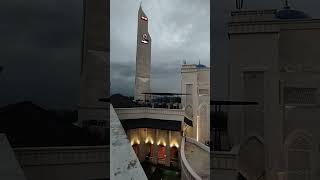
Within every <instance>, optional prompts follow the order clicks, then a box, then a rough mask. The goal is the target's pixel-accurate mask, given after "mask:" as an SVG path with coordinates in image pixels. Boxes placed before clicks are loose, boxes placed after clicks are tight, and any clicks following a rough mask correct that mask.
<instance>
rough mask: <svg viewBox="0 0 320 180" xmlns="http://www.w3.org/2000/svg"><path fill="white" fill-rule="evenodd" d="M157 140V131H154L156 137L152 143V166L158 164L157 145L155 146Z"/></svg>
mask: <svg viewBox="0 0 320 180" xmlns="http://www.w3.org/2000/svg"><path fill="white" fill-rule="evenodd" d="M158 138H159V130H158V129H156V136H155V139H154V143H153V145H154V146H153V161H152V162H153V164H158V144H157V141H158Z"/></svg>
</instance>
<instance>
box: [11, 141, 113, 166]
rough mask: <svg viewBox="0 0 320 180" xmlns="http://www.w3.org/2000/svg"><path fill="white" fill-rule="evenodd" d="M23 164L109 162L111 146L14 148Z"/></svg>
mask: <svg viewBox="0 0 320 180" xmlns="http://www.w3.org/2000/svg"><path fill="white" fill-rule="evenodd" d="M14 152H15V154H16V157H17V159H18V161H19V163H20V164H21V166H23V167H25V166H34V165H64V164H80V163H108V156H109V153H108V152H109V146H66V147H26V148H14Z"/></svg>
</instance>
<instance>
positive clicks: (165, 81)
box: [110, 0, 210, 94]
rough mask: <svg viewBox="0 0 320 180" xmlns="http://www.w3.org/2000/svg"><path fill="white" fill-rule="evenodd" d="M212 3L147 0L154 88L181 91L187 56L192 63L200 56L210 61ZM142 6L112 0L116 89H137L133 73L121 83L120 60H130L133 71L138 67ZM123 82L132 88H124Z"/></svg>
mask: <svg viewBox="0 0 320 180" xmlns="http://www.w3.org/2000/svg"><path fill="white" fill-rule="evenodd" d="M209 3H210V2H209V0H197V1H194V0H175V1H172V0H161V1H157V0H152V1H143V3H142V7H143V10H144V12H145V13H146V15H147V16H148V17H149V33H150V35H151V39H152V48H151V49H152V50H151V51H152V55H151V64H152V68H151V88H152V91H158V92H159V91H162V92H163V91H166V92H179V91H180V68H181V64H182V60H184V59H186V60H187V62H188V63H198V62H199V59H200V60H201V63H202V64H206V65H209V58H210V54H209V48H210V40H209V38H210V34H209V30H210V29H209V14H210V12H209ZM138 8H139V1H138V0H135V1H133V0H126V1H125V3H124V1H118V0H111V40H110V45H111V47H110V49H111V55H110V57H111V61H112V62H113V63H111V91H112V92H120V93H127V92H131V93H130V94H132V93H133V86H134V74H131V73H129V74H131V76H130V77H128V76H126V78H124V79H123V82H122V83H121V82H120V81H121V80H119V76H120V75H119V73H120V71H117V70H116V67H117V66H116V64H119V63H122V62H124V63H128V64H130V65H129V66H130V67H131V69H132V70H133V71H134V69H135V60H136V42H137V39H136V38H137V37H136V33H137V14H138ZM113 69H114V70H113ZM130 72H131V71H130ZM124 74H126V73H124ZM129 74H126V75H129ZM128 83H131V84H130V85H128ZM115 84H117V85H118V84H119V86H116V85H115ZM121 85H122V86H125V87H128V88H130V89H128V88H125V89H126V92H122V91H121V90H122V89H123V88H121V87H120V86H121Z"/></svg>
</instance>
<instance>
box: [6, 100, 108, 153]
mask: <svg viewBox="0 0 320 180" xmlns="http://www.w3.org/2000/svg"><path fill="white" fill-rule="evenodd" d="M74 113H76V112H63V113H61V112H60V113H57V112H56V111H49V110H46V109H43V108H41V107H40V106H38V105H35V104H33V103H32V102H30V101H25V102H21V103H17V104H11V105H8V106H5V107H3V108H0V133H5V134H6V135H7V137H8V140H9V142H10V144H11V145H12V146H13V147H38V146H78V145H102V144H106V143H107V142H104V141H102V140H101V139H99V138H98V137H96V136H95V135H93V134H91V133H90V132H89V131H88V130H87V129H84V128H80V127H78V126H75V125H73V124H72V122H74V121H75V118H76V115H75V114H74Z"/></svg>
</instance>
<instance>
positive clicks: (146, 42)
mask: <svg viewBox="0 0 320 180" xmlns="http://www.w3.org/2000/svg"><path fill="white" fill-rule="evenodd" d="M141 42H142V43H144V44H148V43H149V42H148V41H147V40H142V41H141Z"/></svg>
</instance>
